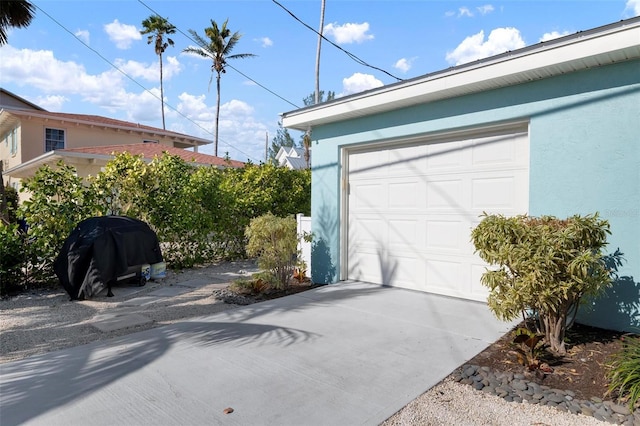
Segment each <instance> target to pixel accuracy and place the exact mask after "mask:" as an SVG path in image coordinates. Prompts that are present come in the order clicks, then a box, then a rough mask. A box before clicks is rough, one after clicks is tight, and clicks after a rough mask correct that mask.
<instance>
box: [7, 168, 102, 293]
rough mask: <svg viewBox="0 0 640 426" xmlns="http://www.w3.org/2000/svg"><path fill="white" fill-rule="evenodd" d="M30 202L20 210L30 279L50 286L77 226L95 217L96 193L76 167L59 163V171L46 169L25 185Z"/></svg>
mask: <svg viewBox="0 0 640 426" xmlns="http://www.w3.org/2000/svg"><path fill="white" fill-rule="evenodd" d="M22 190H26V191H29V192H30V193H31V198H30V199H29V200H27V201H24V202H23V203H22V205H21V206H20V210H19V214H20V216H21V217H23V218H24V219H25V221H26V223H27V226H28V230H27V238H28V240H27V245H26V250H27V251H26V253H27V262H26V266H27V268H28V272H29V275H30V278H33V279H34V280H35V281H37V282H43V283H44V282H47V281H49V280H51V279H53V277H54V273H53V262H54V260H55V258H56V256H57V255H58V253H59V252H60V249H61V248H62V245H63V243H64V240H65V239H66V238H67V237H68V236H69V234H70V232H71V230H72V229H73V228H74V227H75V226H76V224H77V223H78V222H80V221H82V220H84V219H86V218H88V217H91V216H93V215H95V213H96V211H97V206H96V204H95V203H94V199H95V198H94V196H93V194H94V193H93V192H92V191H90V190H88V189H87V188H86V187H85V186H84V181H83V179H82V178H81V177H78V176H77V174H76V170H75V168H74V167H71V166H68V165H66V164H64V163H63V162H62V161H59V162H58V164H57V168H56V169H52V168H51V167H49V166H43V167H41V168H40V169H38V171H36V173H35V175H34V176H33V177H32V178H30V179H28V180H26V181H24V182H23V188H22Z"/></svg>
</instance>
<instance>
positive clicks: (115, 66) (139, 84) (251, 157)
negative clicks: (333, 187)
mask: <svg viewBox="0 0 640 426" xmlns="http://www.w3.org/2000/svg"><path fill="white" fill-rule="evenodd" d="M141 3H142V2H141ZM33 5H34V6H35V7H36V9H38V10H39V11H40V12H42V13H43V14H44V15H45V16H47V17H48V18H49V19H51V20H52V21H53V22H54V23H55V24H56V25H58V26H59V27H60V28H62V29H63V30H64V31H65V32H67V33H69V34H70V35H71V36H72V37H73V38H75V39H76V40H77V41H78V42H80V43H81V44H82V45H83V46H85V47H86V48H87V49H89V50H90V51H92V52H93V53H95V54H96V55H97V56H98V57H100V58H101V59H102V60H103V61H105V62H106V63H107V64H109V65H110V66H111V67H112V68H113V69H115V70H116V71H118V72H119V73H120V74H122V75H123V76H125V77H126V78H127V79H128V80H130V81H131V82H133V83H134V84H135V85H137V86H138V87H140V88H141V89H142V90H144V91H145V92H147V93H149V94H150V95H151V96H153V97H154V98H156V99H157V100H161V99H160V98H159V97H158V96H157V95H156V94H155V93H153V92H151V90H149V89H148V88H146V87H145V86H143V85H142V84H141V83H140V82H138V81H137V80H136V79H135V78H133V77H131V76H130V75H129V74H127V73H126V72H125V71H123V70H122V69H121V68H119V67H118V66H117V65H115V64H114V63H113V62H111V61H110V60H109V59H107V58H106V57H105V56H104V55H102V54H101V53H100V52H99V51H97V50H96V49H94V48H93V47H91V46H89V45H88V44H87V43H85V42H84V41H83V40H82V39H80V38H79V37H78V36H76V35H75V34H74V33H73V32H71V31H70V30H69V29H68V28H67V27H65V26H64V25H63V24H62V23H61V22H60V21H58V20H57V19H55V18H54V17H53V16H51V15H50V14H49V13H47V12H46V11H45V10H44V9H42V7H40V6H39V5H37V4H35V3H33ZM145 6H146V5H145ZM146 7H147V8H148V6H146ZM154 13H156V12H154ZM156 14H157V13H156ZM158 16H159V15H158ZM180 32H181V33H182V31H180ZM182 34H184V33H182ZM256 84H257V83H256ZM164 105H165V107H168V108H169V109H171V110H173V111H175V112H176V113H177V114H178V115H179V116H181V117H183V118H184V119H186V120H187V121H189V122H190V123H192V124H193V125H195V126H196V127H198V128H200V129H201V130H202V131H204V132H205V133H207V134H209V135H211V136H213V133H212V132H211V131H209V130H208V129H206V128H205V127H203V126H202V125H200V124H199V123H197V122H195V121H193V120H192V119H191V118H190V117H188V116H186V115H185V114H183V113H182V112H180V111H179V110H178V109H177V108H175V107H173V106H172V105H171V104H168V103H164ZM219 140H220V142H222V143H223V144H225V145H226V146H228V147H229V148H232V149H234V150H236V151H237V152H238V153H240V154H242V155H244V156H246V157H247V159H252V160H255V161H256V162H259V161H261V160H258V159H257V158H255V157H253V156H251V155H249V154H247V153H246V152H244V151H242V150H240V149H238V148H237V147H235V146H233V145H231V144H230V143H228V142H226V141H224V140H222V139H219Z"/></svg>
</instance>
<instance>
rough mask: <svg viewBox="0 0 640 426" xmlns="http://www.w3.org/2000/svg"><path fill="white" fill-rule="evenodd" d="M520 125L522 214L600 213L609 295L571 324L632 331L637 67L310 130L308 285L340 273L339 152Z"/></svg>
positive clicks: (639, 146)
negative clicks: (609, 267) (526, 154)
mask: <svg viewBox="0 0 640 426" xmlns="http://www.w3.org/2000/svg"><path fill="white" fill-rule="evenodd" d="M517 121H526V122H528V123H529V138H530V188H529V213H530V214H531V215H543V214H548V215H555V216H558V217H567V216H571V215H574V214H590V213H594V212H599V213H600V216H601V217H603V218H605V219H607V220H608V221H609V222H610V224H611V235H610V237H609V239H608V241H609V245H608V251H609V254H613V253H616V252H617V253H618V255H619V256H618V259H620V260H621V264H619V266H617V271H616V274H615V276H616V280H615V282H614V285H613V286H612V287H611V289H609V290H608V292H607V293H606V294H605V295H604V296H603V297H601V298H599V299H598V300H596V301H593V302H592V301H589V302H588V303H587V304H586V305H585V306H583V307H582V308H581V312H580V314H579V315H580V316H579V321H580V322H583V323H585V324H590V325H597V326H600V327H604V328H611V329H619V330H629V331H638V329H640V61H629V62H624V63H619V64H615V65H609V66H606V67H601V68H595V69H590V70H586V71H581V72H576V73H572V74H566V75H562V76H558V77H553V78H548V79H544V80H539V81H535V82H531V83H527V84H521V85H517V86H512V87H508V88H502V89H498V90H492V91H487V92H482V93H477V94H473V95H467V96H462V97H457V98H452V99H447V100H442V101H438V102H433V103H429V104H424V105H418V106H414V107H410V108H404V109H399V110H395V111H391V112H387V113H383V114H377V115H372V116H365V117H361V118H357V119H352V120H347V121H342V122H338V123H333V124H330V125H325V126H319V127H316V128H314V129H313V133H312V137H313V145H312V146H313V160H312V161H313V164H312V169H313V171H312V173H313V177H312V185H313V186H312V200H311V205H312V217H313V224H312V228H313V232H314V236H315V240H314V242H313V245H312V260H311V262H312V271H313V280H314V281H316V282H320V283H334V282H337V281H338V279H339V271H340V226H341V224H340V192H341V182H340V176H341V148H343V147H347V146H353V145H356V144H363V143H370V142H379V141H385V140H389V141H393V140H402V139H404V138H409V137H416V136H421V135H424V136H425V137H426V136H429V135H434V134H438V133H441V132H447V131H453V130H464V129H473V128H479V127H483V126H490V125H494V124H500V123H509V122H517Z"/></svg>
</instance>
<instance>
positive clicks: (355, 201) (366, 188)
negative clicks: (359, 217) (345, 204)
mask: <svg viewBox="0 0 640 426" xmlns="http://www.w3.org/2000/svg"><path fill="white" fill-rule="evenodd" d="M351 192H352V193H353V194H355V195H354V197H353V198H352V200H351V201H350V204H351V206H352V208H353V209H354V211H357V212H363V211H369V210H376V211H378V212H381V211H382V209H384V208H385V207H386V202H385V200H386V197H384V196H380V195H381V194H385V193H386V184H384V183H353V184H351Z"/></svg>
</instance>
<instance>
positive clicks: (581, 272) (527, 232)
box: [471, 214, 611, 354]
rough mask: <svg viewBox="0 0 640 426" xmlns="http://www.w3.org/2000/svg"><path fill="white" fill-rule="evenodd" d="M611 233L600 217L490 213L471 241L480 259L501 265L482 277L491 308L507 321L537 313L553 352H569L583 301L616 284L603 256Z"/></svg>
mask: <svg viewBox="0 0 640 426" xmlns="http://www.w3.org/2000/svg"><path fill="white" fill-rule="evenodd" d="M609 233H610V232H609V223H608V222H607V221H606V220H601V219H599V218H598V215H597V214H595V215H588V216H584V217H582V216H577V215H576V216H572V217H570V218H568V219H565V220H561V219H557V218H555V217H553V216H542V217H539V218H536V217H529V216H526V215H525V216H516V217H509V218H508V217H504V216H501V215H486V214H485V215H484V218H483V220H482V221H481V222H480V224H479V225H478V226H477V227H476V228H475V229H474V230H473V231H472V232H471V238H472V241H473V244H474V245H475V248H476V252H477V253H478V254H479V255H480V257H481V258H482V259H483V260H484V261H485V262H487V263H489V264H490V265H495V266H497V269H495V270H487V271H486V272H485V273H484V274H483V276H482V284H483V285H485V286H487V287H488V288H489V290H490V293H489V298H488V304H489V308H490V309H491V310H492V311H493V313H494V314H495V315H496V316H497V317H498V318H500V319H503V320H507V321H510V320H514V319H516V318H517V317H518V316H519V315H520V314H522V315H523V316H526V313H530V314H532V315H533V316H534V318H535V319H536V320H537V321H536V328H537V332H539V333H541V334H543V335H544V336H545V341H546V343H547V344H548V345H549V347H550V349H551V350H552V351H554V352H556V353H558V354H565V353H566V349H565V344H564V335H565V331H566V329H567V327H568V326H570V324H571V322H572V320H573V318H575V312H576V310H577V309H578V306H579V303H580V301H581V299H582V298H583V297H584V296H586V295H596V294H598V293H599V292H601V291H602V290H603V289H604V288H606V287H607V286H608V285H609V284H610V282H611V278H610V276H609V272H608V270H607V268H606V267H605V263H604V260H603V255H602V252H601V251H602V249H603V247H604V246H605V245H606V236H607V234H609Z"/></svg>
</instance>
